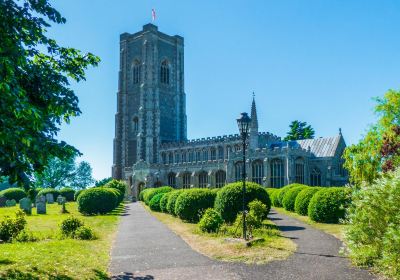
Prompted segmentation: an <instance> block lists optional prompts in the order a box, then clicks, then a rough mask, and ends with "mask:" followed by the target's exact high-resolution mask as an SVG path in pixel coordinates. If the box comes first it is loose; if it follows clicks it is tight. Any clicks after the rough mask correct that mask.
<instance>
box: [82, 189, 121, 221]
mask: <svg viewBox="0 0 400 280" xmlns="http://www.w3.org/2000/svg"><path fill="white" fill-rule="evenodd" d="M117 202H118V197H117V195H116V194H115V190H113V189H108V188H91V189H87V190H85V191H84V192H82V193H81V194H80V195H79V196H78V210H79V212H81V213H83V214H86V215H93V214H105V213H108V212H111V211H112V210H113V209H114V208H115V207H116V206H117V205H118V204H117Z"/></svg>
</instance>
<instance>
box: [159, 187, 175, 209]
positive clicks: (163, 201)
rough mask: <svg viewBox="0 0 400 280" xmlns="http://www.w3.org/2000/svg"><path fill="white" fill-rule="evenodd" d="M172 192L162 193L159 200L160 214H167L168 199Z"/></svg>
mask: <svg viewBox="0 0 400 280" xmlns="http://www.w3.org/2000/svg"><path fill="white" fill-rule="evenodd" d="M172 193H173V192H167V193H164V196H163V197H162V198H161V200H160V210H161V212H164V213H167V212H168V210H167V205H168V198H169V196H170V195H171V194H172Z"/></svg>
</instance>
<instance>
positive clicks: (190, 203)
mask: <svg viewBox="0 0 400 280" xmlns="http://www.w3.org/2000/svg"><path fill="white" fill-rule="evenodd" d="M215 196H216V194H215V192H213V191H211V190H209V189H188V190H185V191H183V192H181V193H180V195H179V196H178V198H177V199H176V202H175V214H176V215H177V216H178V217H179V218H181V219H182V220H184V221H188V222H192V223H195V222H198V221H199V219H200V217H201V216H202V214H203V212H204V211H205V210H206V209H207V208H212V207H213V205H214V200H215Z"/></svg>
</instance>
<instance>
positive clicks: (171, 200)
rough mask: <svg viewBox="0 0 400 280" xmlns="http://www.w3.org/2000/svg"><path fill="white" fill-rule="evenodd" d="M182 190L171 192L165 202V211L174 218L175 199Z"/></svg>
mask: <svg viewBox="0 0 400 280" xmlns="http://www.w3.org/2000/svg"><path fill="white" fill-rule="evenodd" d="M183 191H184V190H174V191H172V192H171V194H170V195H169V197H168V202H167V211H168V213H169V214H171V215H174V216H176V214H175V204H176V199H177V198H178V196H179V195H180V194H181V193H182V192H183Z"/></svg>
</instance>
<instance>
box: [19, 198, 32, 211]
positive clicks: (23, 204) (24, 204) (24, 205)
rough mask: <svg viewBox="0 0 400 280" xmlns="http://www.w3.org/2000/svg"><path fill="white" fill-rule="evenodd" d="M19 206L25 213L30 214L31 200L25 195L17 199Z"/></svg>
mask: <svg viewBox="0 0 400 280" xmlns="http://www.w3.org/2000/svg"><path fill="white" fill-rule="evenodd" d="M19 208H21V210H22V211H24V212H25V213H26V214H29V215H30V214H32V201H31V200H30V199H29V198H27V197H25V198H23V199H21V200H20V201H19Z"/></svg>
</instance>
